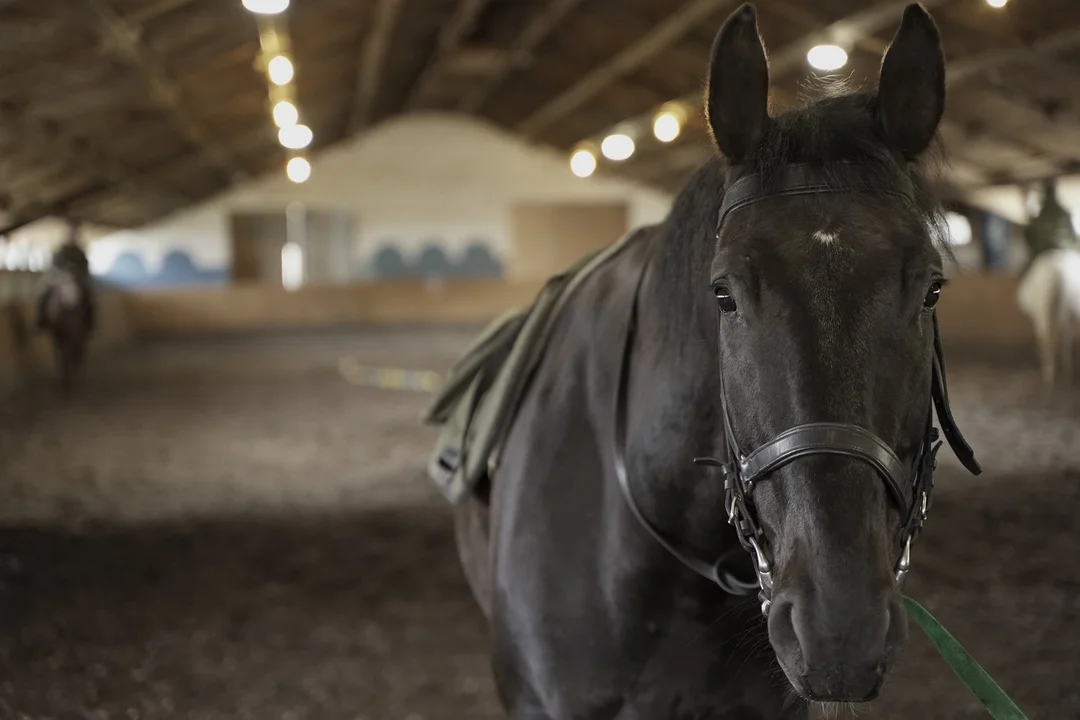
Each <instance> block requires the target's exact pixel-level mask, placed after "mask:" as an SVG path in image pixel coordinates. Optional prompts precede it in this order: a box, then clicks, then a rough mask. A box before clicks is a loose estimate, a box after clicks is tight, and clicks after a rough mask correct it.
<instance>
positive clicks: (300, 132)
mask: <svg viewBox="0 0 1080 720" xmlns="http://www.w3.org/2000/svg"><path fill="white" fill-rule="evenodd" d="M311 138H312V133H311V128H309V127H308V126H307V125H287V126H285V127H283V128H281V129H280V130H278V141H279V142H280V143H281V144H282V145H283V146H284V147H287V148H289V149H290V150H302V149H303V148H306V147H307V146H308V145H310V144H311Z"/></svg>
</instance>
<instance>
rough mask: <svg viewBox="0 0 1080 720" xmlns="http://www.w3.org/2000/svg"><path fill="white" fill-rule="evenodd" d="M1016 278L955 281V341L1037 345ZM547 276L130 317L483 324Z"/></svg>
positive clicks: (158, 304) (214, 325)
mask: <svg viewBox="0 0 1080 720" xmlns="http://www.w3.org/2000/svg"><path fill="white" fill-rule="evenodd" d="M1016 282H1017V281H1016V278H1015V277H1014V276H1012V275H1007V274H986V273H972V274H965V275H958V276H956V277H953V278H952V279H951V281H950V284H949V287H948V289H947V290H946V293H945V295H944V296H943V299H942V301H941V304H940V306H939V317H940V321H941V326H942V332H943V334H944V335H945V336H946V338H947V342H948V344H949V345H950V346H953V345H960V344H977V345H979V346H986V347H993V346H1001V347H1012V348H1014V347H1021V348H1022V347H1025V346H1031V345H1032V343H1033V342H1034V340H1033V336H1032V332H1031V327H1030V324H1029V323H1028V321H1027V319H1026V318H1025V317H1024V316H1023V315H1022V314H1021V312H1020V310H1019V308H1017V306H1016V301H1015V298H1016ZM541 284H542V281H539V280H530V281H502V280H469V281H427V282H424V281H411V280H400V281H383V282H379V283H369V284H359V285H327V286H309V287H303V288H300V289H298V290H296V291H293V292H288V291H285V290H283V289H281V288H277V287H272V286H265V285H258V284H250V285H236V286H227V287H222V288H214V289H207V290H185V291H168V292H165V291H159V292H153V293H132V294H129V295H127V296H126V314H127V317H128V320H129V322H130V324H131V327H132V329H133V330H134V332H136V333H137V334H153V335H161V334H165V335H184V334H205V333H223V332H224V333H227V332H236V331H250V330H268V329H289V328H312V327H333V326H347V325H365V324H374V325H396V324H408V325H445V324H465V325H469V324H481V323H485V322H487V321H489V320H491V319H492V318H494V317H495V316H497V315H498V314H499V313H501V312H503V311H504V310H506V309H507V308H509V307H512V306H515V305H518V306H523V305H526V304H528V303H529V302H531V301H532V299H533V297H534V296H535V294H536V292H537V290H539V288H540V286H541Z"/></svg>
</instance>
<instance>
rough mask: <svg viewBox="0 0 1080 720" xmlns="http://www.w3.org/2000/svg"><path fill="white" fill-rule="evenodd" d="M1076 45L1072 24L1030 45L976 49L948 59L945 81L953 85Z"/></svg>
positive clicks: (1078, 34) (1079, 37)
mask: <svg viewBox="0 0 1080 720" xmlns="http://www.w3.org/2000/svg"><path fill="white" fill-rule="evenodd" d="M1078 45H1080V28H1075V27H1074V28H1067V29H1065V30H1062V31H1061V32H1057V33H1053V34H1051V35H1047V36H1046V37H1044V38H1040V39H1039V40H1036V41H1035V42H1033V43H1031V44H1030V45H1019V46H1016V47H1011V48H1002V49H999V50H990V51H988V52H983V53H975V54H974V55H968V56H966V57H961V58H958V59H956V60H954V61H952V62H950V63H949V72H948V73H946V75H945V82H946V83H947V84H949V85H956V84H957V83H961V82H963V81H965V80H968V79H970V78H974V77H978V76H979V75H982V74H984V73H988V72H990V71H991V70H998V69H1000V68H1003V67H1005V66H1006V65H1011V64H1013V63H1015V62H1020V61H1023V60H1034V59H1039V58H1042V57H1046V56H1052V55H1055V54H1057V53H1061V52H1065V51H1066V50H1070V49H1072V48H1075V47H1077V46H1078Z"/></svg>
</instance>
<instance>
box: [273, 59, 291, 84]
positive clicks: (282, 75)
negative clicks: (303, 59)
mask: <svg viewBox="0 0 1080 720" xmlns="http://www.w3.org/2000/svg"><path fill="white" fill-rule="evenodd" d="M266 72H267V73H268V74H269V75H270V82H272V83H274V84H275V85H288V84H289V81H290V80H292V79H293V64H292V61H291V60H289V58H287V57H285V56H284V55H277V56H275V57H274V58H273V59H272V60H271V61H270V63H269V64H268V65H267V66H266Z"/></svg>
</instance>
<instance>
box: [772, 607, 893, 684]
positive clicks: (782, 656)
mask: <svg viewBox="0 0 1080 720" xmlns="http://www.w3.org/2000/svg"><path fill="white" fill-rule="evenodd" d="M858 595H861V594H860V593H850V592H845V593H843V594H836V595H834V596H832V597H830V598H821V597H813V596H809V595H804V594H801V593H797V592H788V593H783V594H780V595H777V597H776V598H775V601H774V605H773V612H772V613H770V617H769V625H768V627H769V640H770V642H771V644H772V646H773V649H774V650H775V651H776V656H777V659H778V660H779V662H780V666H781V668H782V669H783V670H784V672H785V674H786V675H787V676H788V678H789V679H790V680H791V682H792V685H794V686H795V688H796V689H797V690H798V691H799V692H800V693H802V694H803V695H804V696H806V697H808V698H811V699H817V700H836V701H849V702H861V701H864V700H868V699H872V698H873V697H874V696H875V695H876V694H877V692H878V691H879V689H880V687H881V685H882V683H883V680H884V676H885V673H886V672H887V670H888V668H889V666H890V665H891V663H892V660H893V658H894V657H895V654H896V652H897V651H898V650H899V649H900V648H901V647H902V646H903V644H904V642H905V640H906V638H907V625H906V617H905V615H904V614H903V607H902V605H900V603H899V601H898V600H896V599H894V598H892V597H889V596H888V595H886V594H885V593H881V594H878V593H870V594H869V595H862V597H858Z"/></svg>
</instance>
